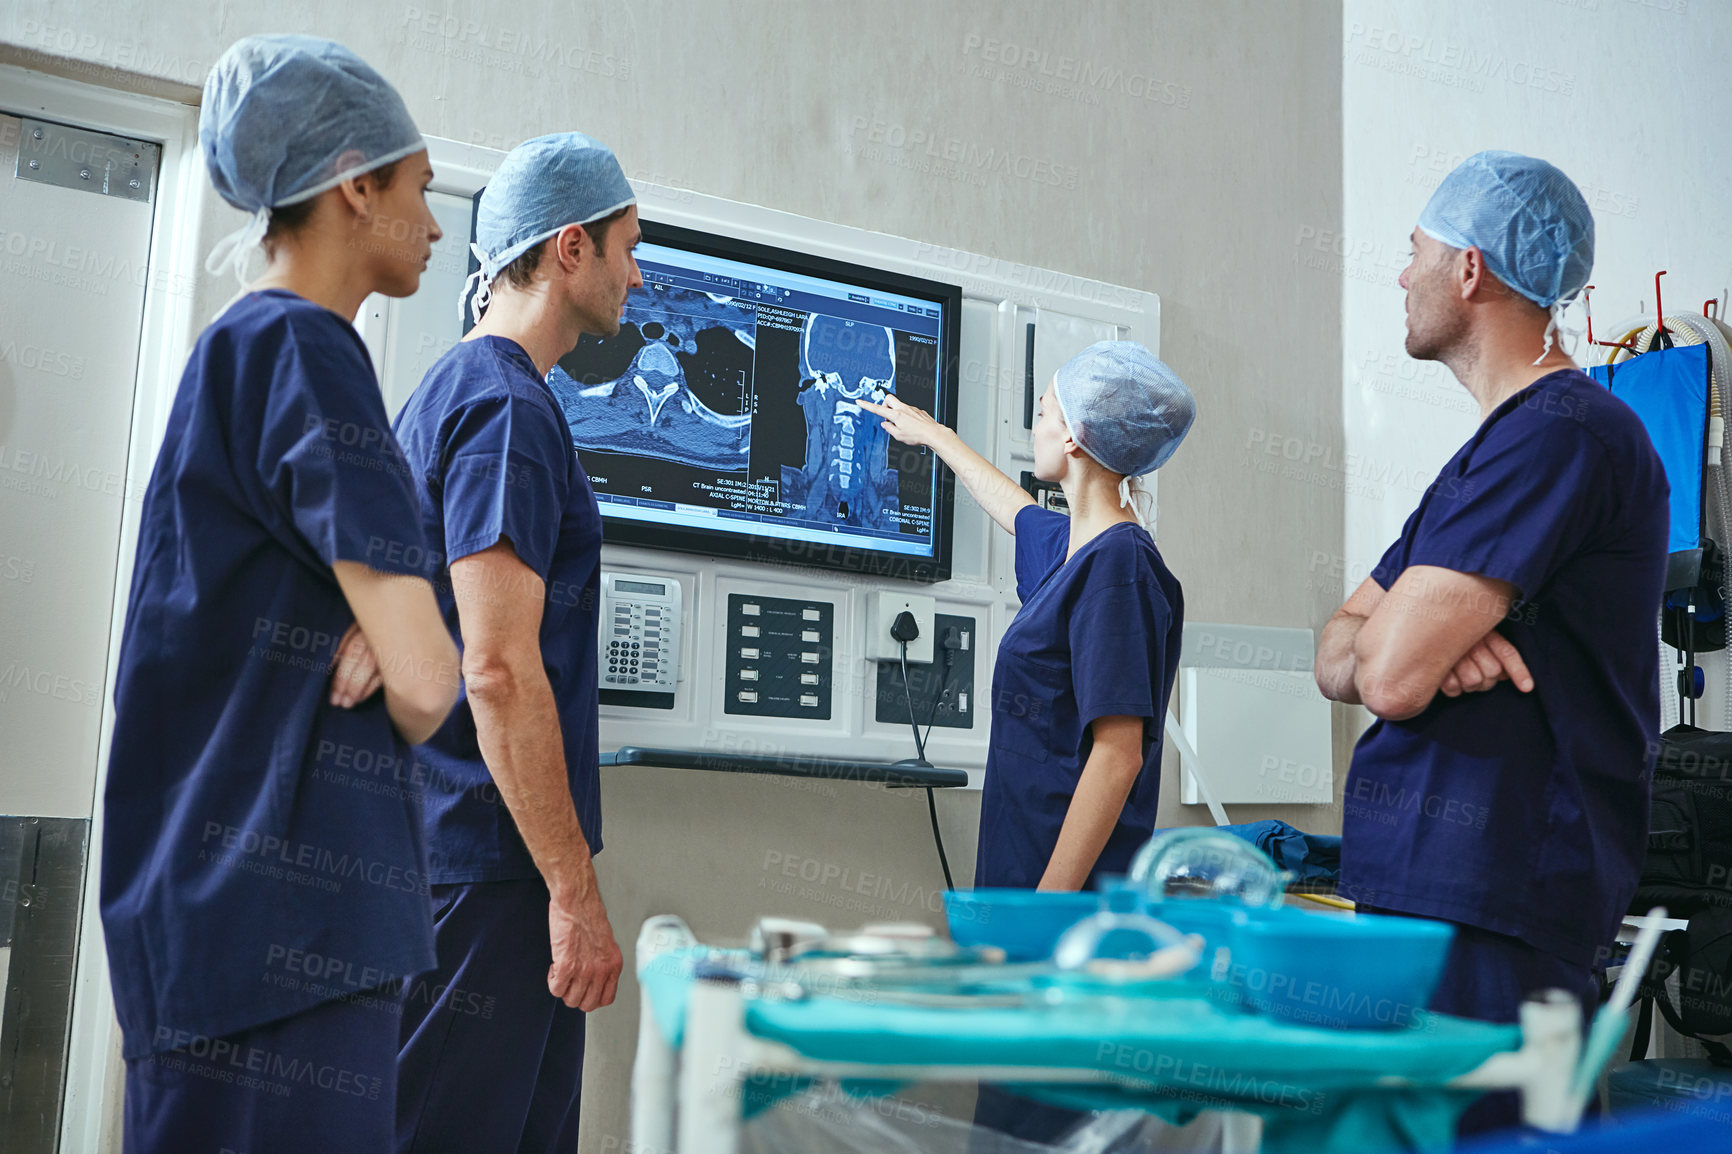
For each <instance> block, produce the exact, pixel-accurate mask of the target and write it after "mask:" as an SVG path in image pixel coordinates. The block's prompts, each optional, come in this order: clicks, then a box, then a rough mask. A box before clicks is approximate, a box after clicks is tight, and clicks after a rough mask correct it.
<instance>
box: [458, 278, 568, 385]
mask: <svg viewBox="0 0 1732 1154" xmlns="http://www.w3.org/2000/svg"><path fill="white" fill-rule="evenodd" d="M582 335H583V329H582V328H581V327H580V326H579V325H578V322H577V320H576V318H574V317H573V316H572V315H571V313H570V311H569V310H567V309H561V308H560V307H558V305H557V303H556V302H555V301H554V300H553V298H552V296H551V294H549V293H548V292H547V291H546V282H540V283H538V284H536V285H535V286H534V287H533V288H530V289H505V290H503V291H500V290H499V289H497V288H496V289H495V291H494V293H493V299H492V301H491V302H490V303H489V304H488V306H487V311H486V312H485V313H483V314H482V317H481V320H480V322H479V323H477V324H476V326H475V327H474V328H472V329H470V330H469V333H468V335H466V336H465V337H464V338H463V339H464V340H466V341H472V340H474V339H476V338H477V337H504V338H505V339H506V340H510V341H516V342H517V343H518V344H519V345H521V346H523V351H524V352H526V353H528V354H529V359H530V360H531V361H534V362H535V371H536V373H537V374H539V375H540V376H543V377H545V376H547V374H548V373H550V372H552V371H553V366H554V364H555V363H556V362H557V361H558V360H559V358H560V357H563V356H564V355H565V354H566V353H569V352H570V351H571V350H572V349H574V348H576V347H577V339H578V338H579V337H581V336H582Z"/></svg>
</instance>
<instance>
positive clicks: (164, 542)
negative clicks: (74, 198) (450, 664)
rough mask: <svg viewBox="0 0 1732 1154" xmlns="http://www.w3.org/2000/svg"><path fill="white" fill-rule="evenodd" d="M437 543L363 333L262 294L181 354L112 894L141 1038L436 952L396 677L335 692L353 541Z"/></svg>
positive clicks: (119, 698) (114, 807) (333, 992)
mask: <svg viewBox="0 0 1732 1154" xmlns="http://www.w3.org/2000/svg"><path fill="white" fill-rule="evenodd" d="M405 547H406V548H405ZM421 551H422V549H421V529H420V522H419V519H418V515H417V505H416V500H415V489H414V484H413V480H412V476H411V474H410V471H409V468H408V465H407V463H406V462H405V461H404V459H403V456H402V454H401V453H400V452H399V451H398V447H397V443H396V441H395V439H394V438H393V437H392V436H391V430H390V424H389V421H388V420H387V418H386V415H385V408H384V403H383V400H382V398H381V396H380V393H379V385H378V380H377V378H376V377H375V376H374V374H373V365H372V360H371V359H370V358H369V356H368V354H367V350H366V347H365V346H364V345H363V344H362V343H361V338H360V336H359V335H358V334H357V333H356V332H355V330H354V328H353V327H352V326H351V325H350V324H349V323H348V322H347V321H345V320H343V319H342V318H340V317H338V316H337V315H336V314H335V313H332V312H330V311H329V310H327V309H325V308H322V307H320V306H318V305H315V304H313V303H311V302H309V301H307V300H305V299H303V298H301V297H298V296H296V295H294V294H292V293H289V292H285V291H281V290H269V291H264V292H255V293H250V294H248V295H246V296H244V297H242V298H240V299H239V300H238V301H236V302H235V303H234V304H233V305H231V306H230V307H229V308H228V309H227V311H225V312H224V313H223V314H222V315H221V316H220V317H219V318H218V319H217V320H216V321H215V322H213V323H212V324H211V326H210V327H209V328H207V329H206V330H205V331H204V333H203V335H202V336H200V338H199V340H198V343H197V345H196V346H195V347H194V349H193V352H192V357H191V360H190V361H189V362H188V364H187V367H186V371H185V373H184V374H183V376H182V377H181V383H180V389H179V391H178V392H177V393H176V395H175V399H174V406H173V409H172V411H171V413H170V415H169V422H168V432H167V435H166V437H165V438H164V440H163V445H162V450H161V452H160V453H159V454H158V456H157V460H156V466H155V469H154V471H153V472H152V474H151V478H150V483H149V486H148V489H147V490H146V493H145V497H144V505H143V519H142V524H141V528H140V533H139V543H138V553H137V560H136V563H135V567H134V570H133V577H132V589H131V593H130V596H129V599H128V602H127V609H126V624H125V633H124V636H123V639H122V642H121V649H120V662H119V669H118V672H117V676H116V684H115V694H114V704H115V724H114V738H113V745H112V752H111V753H110V755H109V766H108V781H107V786H106V790H105V795H104V807H105V808H104V823H103V844H102V898H101V905H102V922H103V928H104V930H105V932H106V936H107V942H108V956H109V966H110V969H111V970H112V972H113V979H114V999H115V1008H116V1010H117V1011H118V1013H119V1017H120V1024H121V1027H122V1031H123V1034H124V1050H125V1054H126V1056H127V1057H129V1058H132V1057H140V1056H143V1055H145V1054H148V1053H151V1052H158V1051H164V1050H171V1049H177V1048H180V1047H183V1046H187V1045H189V1044H192V1043H193V1041H194V1040H195V1039H197V1038H200V1037H204V1038H214V1037H220V1036H222V1035H225V1034H230V1033H234V1032H237V1031H240V1030H244V1029H250V1028H252V1027H254V1026H258V1025H262V1024H264V1023H266V1022H269V1021H274V1020H276V1019H279V1018H284V1017H287V1016H289V1015H291V1014H294V1013H297V1012H299V1011H301V1010H304V1009H307V1008H310V1007H312V1006H314V1005H317V1004H319V1003H321V1002H324V1001H328V1000H330V999H331V998H333V997H336V996H339V995H341V994H345V993H354V992H357V991H359V990H364V989H370V988H372V987H375V986H380V985H384V984H386V983H389V982H393V981H401V980H402V979H403V978H405V977H407V976H408V975H411V974H414V973H417V972H419V971H421V970H425V969H428V968H430V967H431V966H432V964H433V960H434V955H433V933H432V921H431V916H430V913H429V906H428V899H427V893H428V888H427V887H428V881H427V876H426V872H425V871H426V864H425V852H424V845H423V841H422V832H421V819H420V811H419V805H418V801H417V798H416V796H415V793H414V791H413V790H412V789H410V788H408V787H407V786H406V784H405V782H404V781H403V780H401V779H402V778H403V776H404V771H405V769H406V768H407V767H408V766H409V765H411V763H412V757H411V751H410V747H409V746H408V745H407V744H406V743H405V742H404V741H403V740H402V739H401V738H400V737H399V736H398V734H397V732H396V730H395V729H394V728H393V727H392V725H391V721H390V718H389V716H388V714H387V713H386V711H385V704H384V694H383V693H376V694H374V695H373V696H372V697H371V698H370V699H368V700H367V701H366V702H364V703H362V704H361V705H360V706H358V707H357V708H355V709H352V710H351V709H340V708H337V707H335V706H332V705H330V704H329V686H330V669H331V664H332V660H333V658H334V656H335V653H336V649H337V645H338V643H339V642H340V641H341V639H342V636H343V634H344V632H345V631H346V630H347V629H348V627H349V626H350V625H351V624H353V623H354V620H355V618H354V614H353V613H351V612H350V610H349V606H348V602H347V601H346V600H345V599H344V597H343V593H342V590H341V589H340V588H339V587H338V585H337V580H336V575H335V572H334V570H333V568H332V566H333V564H334V563H335V562H337V561H354V562H359V563H361V564H364V565H367V566H370V567H372V568H373V569H377V570H381V571H384V572H389V573H402V574H418V573H419V570H418V568H417V567H416V565H414V564H413V563H412V562H406V561H405V560H403V558H404V556H405V553H406V552H407V553H409V554H417V553H420V552H421Z"/></svg>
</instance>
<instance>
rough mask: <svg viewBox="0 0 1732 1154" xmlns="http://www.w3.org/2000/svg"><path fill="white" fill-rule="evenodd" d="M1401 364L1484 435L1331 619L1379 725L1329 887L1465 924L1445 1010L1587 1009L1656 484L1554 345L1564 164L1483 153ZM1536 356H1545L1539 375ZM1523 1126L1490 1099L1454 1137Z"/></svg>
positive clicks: (1429, 275) (1637, 864)
mask: <svg viewBox="0 0 1732 1154" xmlns="http://www.w3.org/2000/svg"><path fill="white" fill-rule="evenodd" d="M1412 243H1413V259H1412V262H1411V263H1410V264H1409V265H1408V267H1407V270H1406V271H1405V272H1403V273H1402V275H1401V285H1402V287H1403V288H1405V289H1406V290H1407V352H1408V355H1409V356H1411V357H1413V358H1415V359H1416V360H1436V361H1442V362H1443V363H1444V364H1445V365H1447V366H1448V367H1449V368H1450V370H1451V371H1452V372H1453V373H1454V374H1455V376H1456V379H1457V380H1459V381H1460V382H1461V384H1462V386H1463V387H1464V388H1465V389H1467V391H1468V393H1469V394H1470V395H1472V397H1473V398H1474V399H1475V400H1476V401H1477V402H1478V403H1479V411H1480V422H1479V427H1478V428H1477V429H1475V430H1474V433H1473V435H1472V436H1471V437H1469V438H1468V440H1467V443H1466V444H1464V445H1463V446H1462V447H1461V448H1460V449H1459V450H1458V451H1457V452H1456V454H1455V456H1454V457H1452V458H1451V459H1450V461H1449V462H1448V463H1447V464H1446V465H1444V467H1443V469H1442V470H1441V471H1440V472H1439V473H1438V475H1437V479H1436V480H1435V481H1434V482H1433V483H1432V484H1431V485H1430V486H1429V487H1428V488H1427V490H1426V492H1425V495H1424V496H1423V497H1422V498H1421V499H1420V502H1419V507H1418V508H1417V509H1415V510H1414V511H1413V513H1412V515H1411V516H1409V517H1408V519H1407V524H1406V525H1405V526H1404V527H1403V529H1402V532H1401V536H1400V537H1399V538H1398V539H1397V540H1396V542H1395V543H1394V544H1393V545H1391V546H1390V547H1389V549H1388V551H1386V552H1385V553H1384V555H1383V558H1382V560H1381V561H1380V562H1379V563H1378V565H1377V567H1376V568H1375V569H1373V570H1372V573H1371V576H1370V577H1369V578H1367V579H1366V580H1365V581H1364V582H1363V583H1362V584H1361V585H1360V587H1359V588H1358V589H1357V590H1356V591H1355V592H1354V593H1353V595H1352V596H1351V597H1350V598H1349V599H1348V600H1347V603H1346V604H1345V605H1343V606H1342V608H1341V609H1340V611H1338V612H1337V613H1336V614H1335V616H1334V617H1333V618H1332V619H1331V620H1330V622H1329V624H1328V626H1327V627H1326V628H1325V629H1324V631H1323V636H1322V638H1321V639H1320V641H1319V645H1318V653H1317V665H1316V676H1317V683H1318V686H1319V687H1320V688H1321V689H1322V690H1323V692H1324V694H1325V695H1326V696H1328V697H1330V698H1332V699H1333V700H1336V701H1345V702H1352V703H1357V704H1363V705H1365V706H1366V708H1368V709H1369V710H1370V711H1371V712H1372V713H1373V714H1375V715H1376V716H1377V718H1378V720H1377V722H1376V723H1375V724H1374V725H1372V727H1371V728H1370V729H1369V730H1368V731H1367V732H1366V734H1365V736H1364V737H1363V738H1361V739H1360V742H1359V745H1358V748H1357V749H1356V750H1355V751H1354V754H1353V764H1352V770H1351V772H1350V774H1349V776H1348V779H1347V785H1346V794H1345V799H1344V802H1345V816H1344V820H1343V824H1342V846H1341V890H1342V893H1343V895H1344V896H1346V897H1349V898H1352V899H1353V900H1354V901H1356V902H1357V903H1358V904H1359V906H1360V907H1361V908H1362V909H1381V910H1386V911H1393V912H1399V913H1403V914H1412V915H1418V916H1422V917H1428V918H1436V919H1440V920H1443V921H1447V922H1451V923H1453V924H1454V925H1455V939H1454V945H1453V947H1452V949H1451V952H1450V955H1449V960H1448V964H1447V966H1446V969H1445V972H1444V975H1443V981H1442V984H1441V986H1440V988H1439V989H1438V992H1437V995H1436V997H1435V998H1434V999H1433V1001H1432V1004H1431V1007H1432V1008H1433V1009H1436V1010H1440V1011H1443V1012H1446V1013H1451V1014H1458V1015H1461V1016H1464V1017H1469V1018H1479V1019H1483V1020H1486V1021H1494V1022H1513V1021H1516V1020H1518V1018H1519V1012H1520V1008H1521V1003H1522V1000H1523V999H1524V998H1525V997H1526V996H1528V995H1530V994H1533V993H1535V992H1537V991H1540V990H1545V989H1558V990H1563V991H1565V992H1566V993H1567V994H1570V995H1573V996H1576V997H1579V998H1581V999H1582V1000H1583V1002H1584V1008H1586V1007H1587V1006H1589V1005H1591V1004H1592V1002H1593V1000H1594V998H1595V991H1596V979H1595V971H1596V970H1597V969H1599V968H1600V966H1601V965H1602V964H1603V962H1604V960H1605V958H1606V957H1607V954H1608V950H1609V948H1610V946H1611V944H1612V941H1613V936H1614V934H1615V933H1616V931H1617V928H1618V924H1619V921H1620V919H1621V917H1622V915H1623V914H1624V911H1625V910H1626V909H1627V908H1628V906H1629V903H1630V900H1631V898H1632V896H1633V895H1634V893H1635V889H1636V882H1637V879H1638V876H1639V875H1640V872H1641V867H1642V858H1643V853H1644V849H1645V846H1646V839H1647V818H1648V786H1647V781H1648V772H1649V770H1650V768H1651V766H1652V762H1653V757H1654V749H1655V742H1656V741H1657V739H1658V730H1659V718H1660V709H1659V669H1658V657H1657V653H1656V647H1655V643H1654V636H1655V634H1654V630H1655V620H1656V617H1657V614H1658V612H1659V605H1660V594H1661V586H1662V585H1663V584H1664V577H1665V569H1666V525H1667V492H1668V490H1667V484H1666V478H1665V474H1664V472H1663V471H1662V469H1661V465H1660V461H1659V459H1658V457H1657V456H1656V455H1655V453H1654V450H1653V447H1652V445H1651V444H1650V443H1649V440H1648V435H1647V433H1646V431H1645V430H1644V429H1643V427H1642V425H1641V423H1640V421H1639V420H1638V419H1637V417H1636V415H1635V414H1634V413H1633V412H1632V411H1631V410H1630V409H1629V408H1628V407H1627V406H1626V405H1625V404H1624V403H1623V402H1622V401H1619V400H1618V399H1617V398H1616V397H1613V396H1612V395H1611V394H1610V393H1608V392H1607V391H1606V390H1605V389H1603V388H1601V387H1600V386H1599V385H1597V384H1595V383H1594V382H1593V381H1592V380H1591V379H1590V378H1589V377H1588V376H1586V375H1585V374H1584V373H1582V372H1580V371H1579V370H1578V369H1577V368H1576V366H1575V364H1574V363H1573V362H1572V361H1571V360H1570V358H1569V356H1568V355H1567V354H1566V353H1565V351H1564V350H1563V349H1562V348H1560V347H1559V346H1558V345H1557V344H1556V342H1555V340H1554V338H1553V332H1554V329H1555V320H1556V317H1557V315H1558V313H1559V311H1560V310H1561V308H1562V307H1563V305H1564V303H1566V302H1568V301H1569V300H1571V299H1572V298H1573V297H1574V296H1575V295H1576V294H1577V293H1578V292H1579V291H1580V290H1581V288H1582V286H1583V285H1584V284H1586V283H1587V279H1588V275H1589V272H1590V270H1591V269H1592V267H1593V256H1594V227H1593V218H1592V216H1591V214H1590V213H1589V211H1588V206H1587V204H1586V202H1585V201H1584V200H1583V198H1582V195H1581V193H1580V192H1579V191H1578V190H1577V188H1576V186H1575V185H1574V184H1573V183H1572V182H1571V181H1570V179H1569V178H1568V177H1567V176H1565V175H1564V174H1563V173H1562V172H1560V171H1558V170H1557V169H1556V168H1554V167H1553V166H1552V165H1550V164H1548V163H1546V162H1545V161H1542V160H1537V159H1535V158H1533V157H1528V156H1521V155H1518V154H1516V153H1510V152H1482V153H1478V154H1476V155H1474V156H1472V157H1469V158H1468V160H1467V161H1466V162H1465V163H1463V164H1462V165H1461V166H1460V167H1458V168H1457V169H1456V170H1455V171H1453V172H1451V173H1450V174H1449V175H1448V176H1447V177H1446V178H1445V179H1444V181H1443V183H1442V185H1440V186H1439V187H1438V189H1437V192H1436V194H1435V195H1434V196H1433V197H1432V198H1431V201H1430V203H1428V204H1427V205H1426V207H1425V210H1424V211H1423V212H1422V213H1421V214H1420V217H1419V225H1418V227H1417V228H1415V229H1414V231H1413V237H1412ZM1536 358H1537V359H1536ZM1518 1118H1519V1113H1518V1109H1517V1102H1516V1100H1515V1096H1514V1095H1510V1094H1499V1095H1491V1096H1489V1097H1488V1098H1487V1099H1485V1100H1484V1101H1483V1102H1481V1103H1480V1104H1478V1105H1476V1106H1475V1107H1474V1108H1473V1109H1472V1110H1471V1111H1470V1112H1469V1114H1468V1115H1467V1116H1466V1117H1464V1119H1463V1122H1462V1130H1463V1132H1473V1131H1478V1130H1484V1129H1490V1128H1495V1127H1498V1126H1503V1125H1509V1124H1513V1123H1514V1122H1516V1121H1517V1120H1518Z"/></svg>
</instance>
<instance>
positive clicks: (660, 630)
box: [596, 572, 681, 709]
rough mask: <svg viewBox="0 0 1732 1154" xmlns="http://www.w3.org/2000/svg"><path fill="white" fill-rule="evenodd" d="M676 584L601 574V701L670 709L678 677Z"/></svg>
mask: <svg viewBox="0 0 1732 1154" xmlns="http://www.w3.org/2000/svg"><path fill="white" fill-rule="evenodd" d="M680 610H681V595H680V583H679V582H678V581H675V580H673V579H671V578H668V577H651V576H646V575H644V574H640V573H608V572H603V573H602V575H601V622H600V627H599V628H598V629H597V631H596V635H597V638H598V641H599V645H600V649H601V654H600V657H601V700H602V701H603V702H604V703H605V704H608V705H632V706H637V707H639V708H642V709H672V708H673V707H674V689H675V686H676V685H677V684H678V683H679V675H680Z"/></svg>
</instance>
